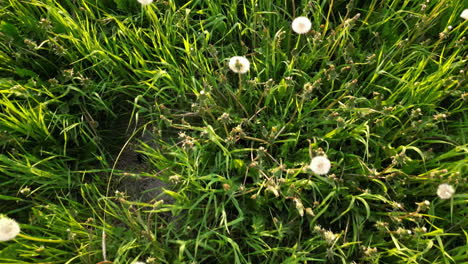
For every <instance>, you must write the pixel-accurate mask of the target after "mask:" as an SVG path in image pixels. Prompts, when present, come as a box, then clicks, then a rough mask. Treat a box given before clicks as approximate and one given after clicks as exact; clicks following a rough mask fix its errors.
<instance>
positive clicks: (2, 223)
mask: <svg viewBox="0 0 468 264" xmlns="http://www.w3.org/2000/svg"><path fill="white" fill-rule="evenodd" d="M20 231H21V229H20V226H19V225H18V223H17V222H16V221H15V220H13V219H11V218H8V217H3V218H0V241H8V240H12V239H14V238H15V237H16V236H17V235H18V234H19V233H20Z"/></svg>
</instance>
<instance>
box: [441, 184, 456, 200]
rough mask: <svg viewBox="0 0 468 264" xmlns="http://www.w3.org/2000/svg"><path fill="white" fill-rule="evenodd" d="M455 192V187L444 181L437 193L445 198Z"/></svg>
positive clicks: (448, 197)
mask: <svg viewBox="0 0 468 264" xmlns="http://www.w3.org/2000/svg"><path fill="white" fill-rule="evenodd" d="M454 193H455V189H453V187H452V186H451V185H449V184H447V183H442V184H441V185H439V188H437V195H438V196H439V198H440V199H443V200H446V199H450V198H451V197H452V195H453V194H454Z"/></svg>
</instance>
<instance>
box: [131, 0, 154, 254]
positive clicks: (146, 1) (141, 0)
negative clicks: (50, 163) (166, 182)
mask: <svg viewBox="0 0 468 264" xmlns="http://www.w3.org/2000/svg"><path fill="white" fill-rule="evenodd" d="M137 1H138V3H140V4H142V5H149V4H151V3H153V0H137ZM135 263H136V262H135Z"/></svg>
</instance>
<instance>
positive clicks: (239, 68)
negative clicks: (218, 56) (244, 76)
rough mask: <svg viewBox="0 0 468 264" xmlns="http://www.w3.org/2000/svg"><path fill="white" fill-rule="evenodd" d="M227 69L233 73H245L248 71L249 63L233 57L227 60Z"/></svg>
mask: <svg viewBox="0 0 468 264" xmlns="http://www.w3.org/2000/svg"><path fill="white" fill-rule="evenodd" d="M229 68H230V69H231V70H232V71H233V72H235V73H246V72H248V71H249V68H250V62H249V60H248V59H247V58H246V57H242V56H234V57H232V58H231V59H230V60H229Z"/></svg>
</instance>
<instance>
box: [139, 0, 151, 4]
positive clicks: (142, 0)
mask: <svg viewBox="0 0 468 264" xmlns="http://www.w3.org/2000/svg"><path fill="white" fill-rule="evenodd" d="M137 1H138V3H140V4H142V5H149V4H151V3H153V0H137Z"/></svg>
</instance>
